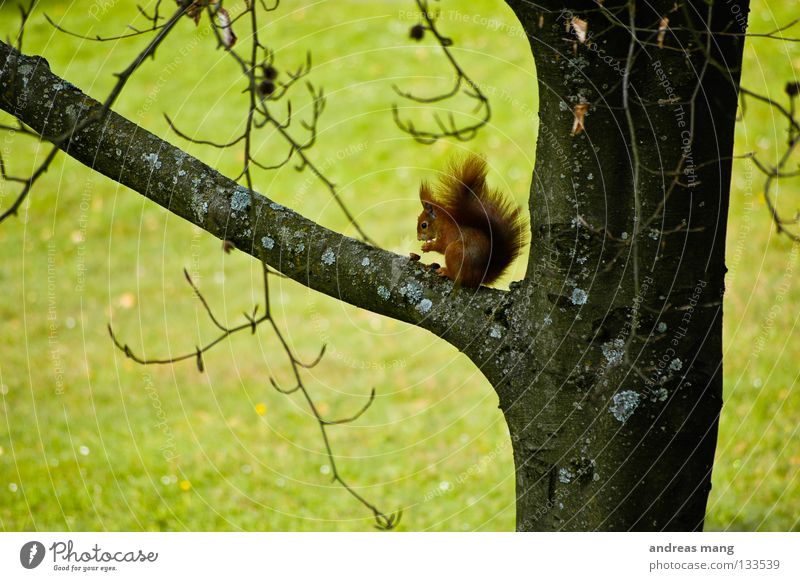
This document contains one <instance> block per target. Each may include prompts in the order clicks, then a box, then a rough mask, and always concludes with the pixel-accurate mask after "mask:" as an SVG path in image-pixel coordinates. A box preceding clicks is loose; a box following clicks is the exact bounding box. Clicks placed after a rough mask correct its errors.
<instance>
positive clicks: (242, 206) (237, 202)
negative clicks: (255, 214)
mask: <svg viewBox="0 0 800 581" xmlns="http://www.w3.org/2000/svg"><path fill="white" fill-rule="evenodd" d="M249 205H250V190H248V189H247V188H244V187H242V186H236V188H235V189H234V190H233V195H232V196H231V210H233V211H234V212H243V211H245V210H247V207H248V206H249Z"/></svg>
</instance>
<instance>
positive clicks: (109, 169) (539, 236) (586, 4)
mask: <svg viewBox="0 0 800 581" xmlns="http://www.w3.org/2000/svg"><path fill="white" fill-rule="evenodd" d="M508 4H509V5H510V6H511V7H512V9H513V10H514V12H515V13H516V15H517V16H518V18H519V20H520V21H521V23H522V25H523V27H524V29H525V31H526V33H527V34H528V37H529V39H530V44H531V48H532V50H533V53H534V57H535V61H536V67H537V76H538V85H539V88H538V90H539V102H540V113H539V117H540V132H539V139H538V146H537V150H536V167H535V172H534V179H533V185H532V190H531V197H530V210H531V217H532V219H531V221H532V223H531V230H532V248H531V257H530V260H529V268H528V272H527V275H526V277H525V279H524V280H522V281H519V282H516V283H513V284H512V285H511V289H510V291H507V292H506V291H500V290H496V289H487V288H481V289H479V290H477V291H468V290H466V289H461V290H454V289H453V287H452V285H451V284H450V283H449V281H445V280H441V279H439V278H437V277H435V276H434V275H432V274H431V273H430V272H428V271H425V270H423V269H422V268H421V267H420V266H419V265H418V264H416V263H413V262H410V261H409V260H408V259H407V258H405V257H401V256H398V255H395V254H393V253H390V252H386V251H383V250H379V249H376V248H372V247H369V246H367V245H365V244H362V243H360V242H358V241H356V240H353V239H351V238H348V237H345V236H342V235H339V234H337V233H335V232H332V231H330V230H327V229H325V228H323V227H321V226H320V225H318V224H316V223H314V222H311V221H309V220H307V219H305V218H303V217H302V216H300V215H299V214H297V213H296V212H294V211H292V210H290V209H288V208H285V207H283V206H280V205H279V204H276V203H274V202H272V201H270V200H269V199H268V198H266V197H264V196H261V195H256V196H254V197H253V203H254V204H255V205H256V208H255V209H254V210H255V211H254V212H251V211H250V208H249V204H250V203H251V202H250V196H249V194H248V191H247V190H246V189H244V188H242V187H241V186H239V185H237V184H236V183H235V182H233V181H231V180H230V179H228V178H226V177H224V176H222V175H220V174H219V173H217V172H216V171H215V170H213V169H211V168H210V167H208V166H207V165H205V164H203V163H202V162H200V161H199V160H197V159H195V158H193V157H191V156H189V155H187V154H186V153H184V152H183V151H181V150H180V149H178V148H176V147H174V146H172V145H170V144H168V143H166V142H164V141H163V140H161V139H159V138H158V137H156V136H155V135H153V134H151V133H149V132H147V131H146V130H144V129H142V128H140V127H138V126H136V125H135V124H133V123H131V122H130V121H128V120H126V119H124V118H122V117H121V116H119V115H117V114H115V113H113V112H111V113H109V114H108V115H107V116H106V117H105V119H104V121H103V123H102V124H99V123H94V124H90V125H88V126H87V127H85V128H84V129H82V130H80V131H79V132H78V133H77V134H75V135H73V137H72V139H71V140H70V141H68V142H66V143H64V144H63V146H62V149H64V150H65V151H66V152H67V153H68V154H69V155H71V156H72V157H74V158H75V159H77V160H78V161H80V162H82V163H84V164H86V165H87V166H89V167H91V168H92V169H94V170H96V171H98V172H100V173H102V174H104V175H106V176H108V177H110V178H111V179H113V180H116V181H118V182H120V183H122V184H125V185H126V186H128V187H129V188H131V189H132V190H133V191H136V192H138V193H140V194H142V195H144V196H146V197H147V198H149V199H151V200H153V201H154V202H156V203H158V204H160V205H161V206H163V207H164V208H166V209H168V210H169V211H171V212H173V213H175V214H177V215H179V216H181V217H183V218H184V219H186V220H187V221H189V222H191V223H193V224H196V225H198V226H200V227H202V228H203V229H205V230H206V231H208V232H209V233H211V234H213V235H214V236H217V237H219V238H222V239H226V240H229V241H231V242H233V243H234V244H235V245H236V246H237V247H238V248H239V249H241V250H243V251H245V252H248V253H249V254H251V255H253V256H254V257H255V258H257V259H258V260H261V261H264V262H265V263H267V264H269V265H270V266H273V267H274V268H276V269H278V270H280V271H281V272H283V273H285V274H287V275H288V276H290V277H291V278H293V279H295V280H297V281H299V282H301V283H303V284H305V285H307V286H309V287H310V288H313V289H316V290H318V291H321V292H324V293H326V294H328V295H331V296H334V297H336V298H339V299H341V300H343V301H345V302H348V303H350V304H353V305H356V306H359V307H362V308H364V309H368V310H371V311H374V312H376V313H380V314H383V315H386V316H390V317H394V318H397V319H400V320H402V321H406V322H409V323H411V324H414V325H418V326H421V327H423V328H425V329H428V330H430V331H431V332H433V333H435V334H437V335H439V336H441V337H442V338H443V339H445V340H447V341H449V342H450V343H452V344H453V345H455V346H456V347H457V348H458V349H460V350H462V351H463V352H465V353H466V354H467V355H468V356H469V357H470V358H471V359H472V360H473V361H474V362H475V364H476V365H478V366H479V367H480V369H481V370H482V372H483V373H484V375H485V376H486V377H487V378H488V379H489V381H490V382H491V383H492V385H493V386H494V387H495V389H496V391H497V394H498V397H499V402H500V407H501V409H502V411H503V413H504V414H505V417H506V420H507V423H508V427H509V430H510V434H511V438H512V443H513V451H514V461H515V465H516V482H517V528H518V530H695V529H699V528H701V527H702V524H703V519H704V514H705V507H706V500H707V496H708V492H709V490H710V482H711V468H712V464H713V458H714V450H715V444H716V434H717V420H718V414H719V412H720V408H721V405H722V399H721V395H722V376H721V365H722V349H721V329H722V293H723V290H724V274H725V265H724V249H725V227H726V219H727V210H728V191H729V182H730V171H731V160H730V156H731V154H732V151H733V130H734V122H735V113H736V107H737V89H738V79H739V68H740V65H741V57H742V47H743V38H742V37H741V36H740V35H737V34H731V33H732V32H733V33H735V32H741V30H742V29H741V27H740V24H741V22H740V21H741V19H742V17H743V15H746V13H747V7H748V2H747V0H743V1H738V0H726V2H725V3H722V2H715V3H714V4H713V5H712V6H708V5H706V3H704V2H700V1H697V2H686V3H683V4H680V5H679V6H678V8H677V10H675V9H674V8H675V4H674V3H673V1H672V0H668V1H658V2H647V3H645V2H635V10H629V5H628V4H626V3H621V2H611V1H607V2H605V3H602V4H598V3H596V2H590V1H588V0H587V1H583V2H578V1H574V2H572V3H570V5H569V7H565V5H563V4H561V3H557V2H552V1H549V0H547V1H546V2H540V3H538V4H532V3H530V2H527V1H525V0H508ZM664 16H668V18H669V29H668V31H667V32H665V35H664V37H660V35H659V31H658V29H659V25H660V24H661V23H663V20H662V19H663V17H664ZM575 19H577V20H575ZM632 24H633V26H631V25H632ZM632 31H633V32H632ZM709 31H714V32H713V33H709ZM584 33H586V35H587V36H586V37H585V38H584V37H583V34H584ZM662 43H663V47H661V46H660V45H661V44H662ZM0 63H2V65H1V66H0V107H1V108H2V109H4V110H5V111H7V112H9V113H11V114H12V115H14V116H15V117H16V118H18V119H20V120H21V121H23V122H24V123H26V124H27V125H28V126H30V127H31V128H33V129H34V130H35V131H37V132H39V133H40V134H41V135H42V136H43V137H44V138H45V139H50V140H54V139H55V138H57V137H58V136H59V135H62V134H64V133H65V132H68V131H70V129H71V128H72V127H74V125H75V122H76V120H77V119H79V118H82V117H83V116H86V115H92V114H93V113H96V112H97V111H98V110H99V108H100V105H99V104H98V103H97V102H96V101H95V100H93V99H91V98H90V97H88V96H86V95H84V94H83V93H81V92H80V90H79V89H77V88H76V87H74V86H72V85H70V84H69V83H68V82H66V81H64V80H63V79H61V78H59V77H58V76H56V75H55V74H53V73H52V72H51V71H50V70H49V67H48V65H47V63H46V61H45V60H44V59H42V58H39V57H30V56H24V55H21V54H20V53H18V52H17V51H16V50H15V49H14V48H12V47H10V46H9V45H7V44H3V43H0ZM520 90H524V91H531V90H533V87H523V88H521V89H520ZM584 110H587V111H588V113H587V114H586V116H585V119H584V121H585V130H584V131H582V132H578V133H577V134H576V135H572V134H571V129H572V127H573V123H574V120H575V117H576V112H577V116H578V117H580V116H581V115H582V111H584ZM251 216H253V217H255V223H252V222H251ZM410 219H411V220H412V222H413V217H411V218H410Z"/></svg>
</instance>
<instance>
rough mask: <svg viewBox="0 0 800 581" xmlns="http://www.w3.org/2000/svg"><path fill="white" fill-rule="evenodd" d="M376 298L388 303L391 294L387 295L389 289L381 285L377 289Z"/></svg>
mask: <svg viewBox="0 0 800 581" xmlns="http://www.w3.org/2000/svg"><path fill="white" fill-rule="evenodd" d="M378 296H379V297H381V298H382V299H383V300H385V301H388V300H389V297H390V296H391V293H389V289H388V288H386V287H385V286H383V285H381V286H379V287H378Z"/></svg>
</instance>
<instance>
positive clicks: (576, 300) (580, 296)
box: [569, 287, 589, 305]
mask: <svg viewBox="0 0 800 581" xmlns="http://www.w3.org/2000/svg"><path fill="white" fill-rule="evenodd" d="M569 300H570V301H571V302H572V304H573V305H585V304H586V301H588V300H589V295H588V294H587V293H586V291H585V290H583V289H579V288H577V287H576V288H574V289H572V294H571V295H570V297H569Z"/></svg>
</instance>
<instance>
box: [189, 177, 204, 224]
mask: <svg viewBox="0 0 800 581" xmlns="http://www.w3.org/2000/svg"><path fill="white" fill-rule="evenodd" d="M198 181H199V180H198ZM191 207H192V212H194V215H195V218H197V219H198V220H199V221H201V222H202V221H203V220H205V217H206V214H208V201H207V200H205V199H204V198H203V196H202V195H201V194H200V193H199V192H193V193H192V201H191Z"/></svg>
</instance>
